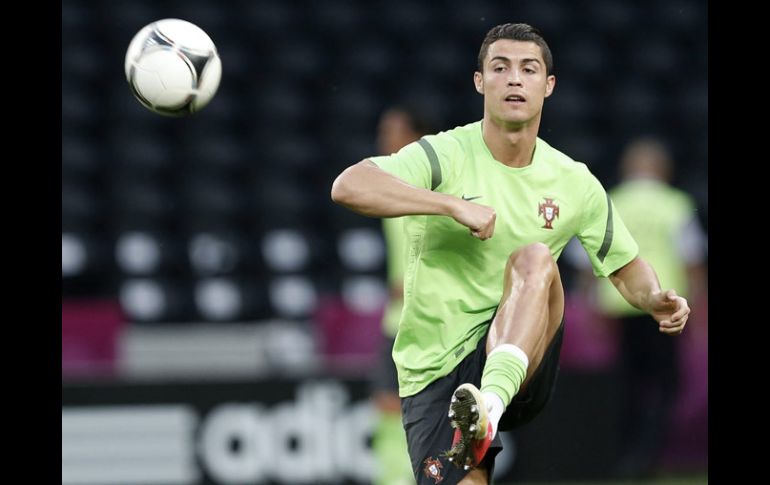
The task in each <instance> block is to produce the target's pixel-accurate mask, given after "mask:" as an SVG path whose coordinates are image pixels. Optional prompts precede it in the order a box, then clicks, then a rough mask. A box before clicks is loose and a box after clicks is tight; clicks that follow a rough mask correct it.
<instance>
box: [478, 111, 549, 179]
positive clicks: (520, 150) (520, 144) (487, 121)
mask: <svg viewBox="0 0 770 485" xmlns="http://www.w3.org/2000/svg"><path fill="white" fill-rule="evenodd" d="M539 126H540V120H539V119H538V120H536V122H532V123H529V124H526V125H523V126H516V127H511V126H505V125H502V124H500V123H495V121H494V120H492V119H491V118H490V117H487V116H484V120H483V121H482V124H481V135H482V138H483V139H484V143H485V144H486V145H487V148H489V151H490V153H492V156H493V157H494V158H495V160H497V161H498V162H500V163H502V164H503V165H507V166H509V167H514V168H521V167H526V166H527V165H529V164H530V163H532V157H533V156H534V153H535V142H536V141H537V130H538V128H539Z"/></svg>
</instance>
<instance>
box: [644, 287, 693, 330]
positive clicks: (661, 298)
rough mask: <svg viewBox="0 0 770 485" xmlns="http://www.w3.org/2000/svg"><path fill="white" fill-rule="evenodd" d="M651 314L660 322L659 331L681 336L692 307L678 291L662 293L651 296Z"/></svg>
mask: <svg viewBox="0 0 770 485" xmlns="http://www.w3.org/2000/svg"><path fill="white" fill-rule="evenodd" d="M650 314H651V315H652V317H653V318H654V319H655V320H656V321H657V322H658V330H660V331H661V332H662V333H665V334H668V335H679V334H680V333H682V330H684V326H685V324H687V319H688V318H689V315H690V306H689V305H688V304H687V300H686V299H684V298H682V297H681V296H679V295H677V294H676V291H674V290H668V291H661V292H659V293H655V294H653V295H652V296H651V303H650Z"/></svg>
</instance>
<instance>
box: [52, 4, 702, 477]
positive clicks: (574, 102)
mask: <svg viewBox="0 0 770 485" xmlns="http://www.w3.org/2000/svg"><path fill="white" fill-rule="evenodd" d="M166 17H178V18H183V19H185V20H189V21H191V22H193V23H196V24H197V25H199V26H200V27H202V28H203V29H204V30H206V32H207V33H208V34H209V35H210V36H211V37H212V39H213V40H214V41H215V43H216V44H217V47H218V50H219V53H220V56H221V58H222V63H223V75H222V84H221V86H220V88H219V91H218V93H217V95H216V97H215V98H214V100H213V101H212V102H211V104H210V105H209V106H207V107H206V108H205V109H204V110H203V111H202V112H200V113H198V114H196V115H194V116H191V117H189V118H185V119H168V118H163V117H160V116H158V115H155V114H153V113H151V112H149V111H148V110H146V109H145V108H143V107H142V106H140V104H139V103H138V102H137V101H136V100H135V99H134V98H133V97H132V95H131V93H130V91H129V89H128V86H127V84H126V82H125V77H124V74H123V60H124V55H125V49H126V47H127V45H128V42H129V41H130V39H131V38H132V36H133V35H134V34H135V33H136V32H137V31H138V30H139V29H140V28H141V27H143V26H144V25H146V24H148V23H150V22H152V21H153V20H157V19H160V18H166ZM507 21H523V22H528V23H531V24H533V25H535V26H537V27H538V28H540V29H541V30H542V31H543V33H544V36H545V38H546V39H547V41H548V42H549V45H550V47H551V49H552V51H553V53H554V59H555V66H556V70H555V73H556V75H557V80H558V82H557V87H556V90H555V92H554V95H553V96H552V97H551V98H550V99H549V100H548V101H547V102H546V104H545V113H544V117H543V123H542V125H541V132H540V136H542V137H543V138H544V139H546V140H547V141H548V142H549V143H551V144H552V145H553V146H555V147H557V148H559V149H561V150H563V151H565V152H566V153H568V154H570V155H572V156H573V157H574V158H575V159H577V160H580V161H584V162H585V163H587V164H588V165H589V167H590V168H591V170H592V171H593V172H594V173H595V174H596V175H597V177H598V178H599V179H600V180H601V181H602V182H603V183H604V184H605V186H607V187H609V186H612V185H613V184H614V183H616V182H617V181H618V178H617V172H616V160H617V158H618V156H619V152H620V148H621V147H622V146H623V144H624V143H625V142H627V141H628V140H629V139H631V138H633V137H635V136H638V135H642V134H649V133H653V134H656V135H658V136H661V137H662V138H663V139H665V140H666V142H667V143H668V144H669V145H670V146H671V148H672V149H673V152H674V157H675V160H676V162H677V166H676V170H675V180H674V183H675V185H677V186H678V187H680V188H683V189H684V190H686V191H688V192H689V193H691V194H692V195H693V196H694V197H695V199H696V200H697V202H698V206H699V216H700V218H701V223H702V224H703V226H704V228H705V229H706V230H707V229H708V197H707V195H708V194H707V172H708V141H707V123H708V113H707V109H708V102H707V90H708V74H707V67H708V47H707V10H706V6H705V2H697V1H693V0H677V1H662V0H661V1H652V2H648V1H638V2H634V1H622V2H620V1H610V0H597V1H566V0H565V1H557V2H502V1H497V2H496V1H474V2H468V1H460V0H446V1H437V2H427V1H425V2H423V1H417V0H389V1H373V2H354V1H342V0H325V1H309V0H308V1H296V2H283V1H278V0H275V1H256V0H255V1H228V2H213V1H203V0H198V1H193V0H185V1H169V2H156V1H109V2H107V1H105V2H88V1H76V0H64V1H63V2H62V482H63V483H244V481H245V482H248V483H257V482H258V483H316V482H317V481H320V483H366V481H367V477H368V475H367V473H368V471H367V470H368V469H369V467H370V466H371V457H370V456H369V455H368V454H367V450H366V445H367V436H366V434H367V430H368V428H367V426H368V423H369V422H370V420H371V408H370V406H368V404H367V400H366V399H367V395H366V388H365V379H366V376H367V375H368V373H369V372H370V370H371V366H372V365H373V363H374V349H375V348H376V345H377V344H378V340H377V339H378V331H377V330H378V325H379V316H380V312H381V310H382V304H383V302H384V298H385V296H386V289H385V280H384V269H385V266H384V257H385V255H384V246H383V242H382V238H381V236H380V233H379V224H378V221H376V220H373V219H367V218H364V217H359V216H357V215H355V214H352V213H350V212H348V211H345V210H343V209H341V208H339V207H336V206H335V205H334V204H333V203H332V202H331V201H330V198H329V188H330V185H331V182H332V180H333V178H334V177H335V176H336V175H337V174H338V173H339V172H340V171H341V170H342V169H343V168H344V167H345V166H347V165H350V164H351V163H354V162H356V161H358V160H360V159H362V158H364V157H366V156H368V155H372V154H374V153H375V146H374V136H375V128H376V122H377V119H378V117H379V115H380V114H381V112H382V110H383V109H385V108H386V107H388V106H391V105H392V104H394V103H396V102H404V101H408V102H410V103H413V104H416V105H418V106H420V107H422V109H424V110H426V111H427V112H428V113H430V114H431V115H432V116H433V117H434V118H436V119H438V120H439V121H440V123H441V126H442V127H443V128H451V127H453V126H456V125H458V124H464V123H466V122H469V121H472V120H475V119H478V118H480V116H481V113H482V99H481V97H480V96H479V95H478V94H476V93H475V91H474V90H473V87H472V83H471V82H472V81H471V80H472V73H473V71H474V69H475V63H476V55H477V52H478V47H479V45H480V43H481V40H482V39H483V36H484V34H485V33H486V31H487V30H488V29H489V28H490V27H491V26H493V25H496V24H498V23H503V22H507ZM561 266H562V271H563V273H564V275H565V284H566V285H567V289H568V291H569V290H570V285H571V278H570V275H571V274H572V271H571V268H569V267H567V266H566V265H565V264H563V263H562V264H561ZM694 308H695V311H694V314H693V319H692V321H691V324H690V326H689V327H688V332H686V333H685V334H684V335H683V336H682V343H681V345H682V347H683V350H684V352H683V354H682V359H681V360H682V361H681V369H680V372H682V374H683V376H684V378H683V382H684V384H683V388H682V389H681V396H680V398H679V402H678V405H677V417H678V419H677V422H678V423H679V424H678V426H677V428H676V429H672V430H671V433H670V436H669V437H668V441H667V450H669V451H670V453H668V452H667V453H665V454H666V455H667V457H668V458H667V459H666V460H665V461H664V462H663V463H662V464H661V470H662V472H663V473H664V474H665V473H668V474H673V475H677V474H686V475H690V474H693V473H695V474H703V473H705V471H706V470H707V461H708V460H707V458H708V455H707V446H708V432H707V412H708V405H707V400H706V396H707V383H706V379H707V371H708V369H707V362H706V357H707V339H708V330H707V320H708V311H707V302H706V301H698V302H694ZM568 312H570V313H568V315H567V335H566V339H567V340H566V342H565V352H564V355H563V358H562V366H563V376H562V377H561V378H560V379H561V380H560V386H559V388H558V390H557V395H556V397H555V400H554V402H553V403H552V406H551V408H550V409H548V411H547V412H546V413H545V414H544V415H543V416H541V418H539V420H538V421H536V422H535V423H533V424H532V425H531V426H530V427H528V428H526V429H525V430H522V431H521V432H519V433H518V434H516V435H512V436H510V437H509V439H510V440H511V442H512V443H515V444H514V445H513V446H510V447H509V448H510V449H512V450H513V449H515V453H512V454H511V455H510V456H508V457H507V460H508V462H507V464H506V466H501V467H500V469H501V472H500V473H501V477H502V478H504V479H510V480H516V481H517V482H521V481H525V480H533V481H551V480H585V481H599V480H605V479H611V478H612V476H611V474H610V473H609V471H608V470H609V469H610V467H609V466H608V465H607V463H608V462H610V461H611V460H612V459H613V458H614V455H613V450H615V448H616V445H617V443H618V442H619V440H622V436H618V434H617V432H616V428H615V424H616V423H617V417H618V409H617V405H616V404H615V401H614V397H613V389H614V387H615V385H616V375H615V372H614V369H613V364H614V362H615V358H616V354H617V347H616V343H615V340H614V338H613V337H614V334H613V332H612V331H611V329H612V326H611V324H610V323H609V322H605V323H607V324H606V325H604V326H601V325H597V324H595V322H596V320H597V317H596V315H595V314H594V313H592V309H591V308H588V307H585V306H581V305H580V302H579V301H577V300H576V302H575V303H574V305H572V307H571V308H569V309H568ZM591 322H593V323H591ZM308 403H315V404H316V405H319V406H321V407H322V408H323V409H325V410H326V411H327V414H328V416H327V417H328V420H326V421H325V422H326V424H327V425H328V430H329V432H328V433H327V434H323V433H320V432H319V433H318V434H313V433H311V434H303V431H302V429H304V428H302V427H301V426H299V425H297V427H296V428H295V427H292V426H288V428H286V429H287V430H284V431H283V432H282V433H283V434H281V436H282V438H281V439H283V444H284V445H285V446H283V447H281V446H280V445H278V448H281V450H282V451H280V452H278V451H275V452H272V453H273V454H272V455H271V454H270V453H269V452H267V451H266V449H267V448H266V445H264V443H263V442H262V441H261V438H259V439H258V438H256V436H261V435H262V434H263V433H264V432H265V429H270V430H273V432H275V429H277V427H279V424H277V423H303V422H305V421H303V419H306V418H307V413H305V410H306V409H307V408H308V406H309V404H308ZM319 403H320V404H319ZM281 426H283V425H281ZM325 440H343V441H346V442H349V443H353V444H347V445H344V446H343V447H342V448H341V449H342V450H343V451H345V450H346V453H347V454H341V455H339V456H337V455H335V454H334V453H337V452H335V451H329V450H335V449H337V447H336V446H331V445H330V443H331V442H329V443H327V441H325ZM279 441H280V440H279ZM268 443H270V442H269V441H268ZM334 443H336V441H334ZM346 447H347V448H346ZM353 448H355V449H353ZM339 453H343V452H342V451H340V452H339ZM256 455H259V456H260V457H261V459H259V460H256V461H255V460H254V459H252V458H250V457H253V456H256ZM267 456H270V457H271V458H267ZM354 457H355V463H353V464H351V463H350V461H351V460H353V458H354ZM300 469H305V470H306V474H304V475H303V473H301V472H298V471H296V470H300ZM277 470H279V471H277ZM292 470H294V471H295V474H292ZM319 477H320V478H319Z"/></svg>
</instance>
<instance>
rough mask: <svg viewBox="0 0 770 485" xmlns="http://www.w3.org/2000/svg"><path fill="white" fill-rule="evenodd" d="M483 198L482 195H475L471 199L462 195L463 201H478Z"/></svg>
mask: <svg viewBox="0 0 770 485" xmlns="http://www.w3.org/2000/svg"><path fill="white" fill-rule="evenodd" d="M482 197H484V196H483V195H475V196H473V197H466V196H465V194H463V200H473V199H480V198H482Z"/></svg>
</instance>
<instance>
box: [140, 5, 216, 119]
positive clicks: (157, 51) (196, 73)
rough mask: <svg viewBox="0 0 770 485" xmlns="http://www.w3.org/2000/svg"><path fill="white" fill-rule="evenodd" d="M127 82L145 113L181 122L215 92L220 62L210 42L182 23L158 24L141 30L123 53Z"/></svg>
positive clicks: (209, 99)
mask: <svg viewBox="0 0 770 485" xmlns="http://www.w3.org/2000/svg"><path fill="white" fill-rule="evenodd" d="M125 68H126V79H127V80H128V84H129V86H131V91H132V92H133V93H134V96H136V98H137V99H138V100H139V101H140V102H141V103H142V104H143V105H144V106H146V107H147V108H149V109H150V110H152V111H154V112H156V113H159V114H162V115H166V116H185V115H188V114H190V113H194V112H196V111H200V110H201V109H202V108H203V107H204V106H206V105H207V104H208V103H209V101H211V98H213V97H214V94H216V92H217V88H218V87H219V81H220V79H221V77H222V61H221V60H220V59H219V54H218V53H217V48H216V46H215V45H214V42H213V41H212V40H211V37H209V36H208V34H206V32H204V31H203V30H202V29H201V28H200V27H198V26H197V25H195V24H192V23H190V22H187V21H185V20H180V19H163V20H158V21H157V22H153V23H151V24H150V25H147V26H146V27H144V28H143V29H142V30H140V31H139V32H138V33H137V34H136V35H135V36H134V38H133V39H132V40H131V43H130V44H129V46H128V51H127V52H126V65H125Z"/></svg>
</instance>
